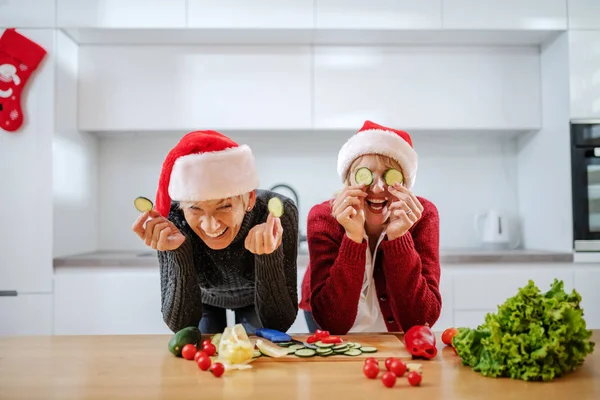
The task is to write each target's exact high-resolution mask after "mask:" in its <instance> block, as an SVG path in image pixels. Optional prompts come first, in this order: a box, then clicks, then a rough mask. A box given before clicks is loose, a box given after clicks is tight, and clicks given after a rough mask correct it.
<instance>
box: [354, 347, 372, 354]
mask: <svg viewBox="0 0 600 400" xmlns="http://www.w3.org/2000/svg"><path fill="white" fill-rule="evenodd" d="M356 350H358V349H356ZM360 351H362V352H363V353H376V352H377V347H373V346H363V347H361V348H360Z"/></svg>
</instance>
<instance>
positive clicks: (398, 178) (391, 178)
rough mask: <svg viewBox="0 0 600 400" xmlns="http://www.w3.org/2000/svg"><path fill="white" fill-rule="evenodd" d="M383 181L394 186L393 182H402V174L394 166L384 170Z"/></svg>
mask: <svg viewBox="0 0 600 400" xmlns="http://www.w3.org/2000/svg"><path fill="white" fill-rule="evenodd" d="M384 178H385V183H386V185H388V186H392V187H393V186H394V183H400V184H401V183H402V182H404V175H402V172H400V171H398V170H397V169H396V168H390V169H388V170H387V171H386V172H385V175H384Z"/></svg>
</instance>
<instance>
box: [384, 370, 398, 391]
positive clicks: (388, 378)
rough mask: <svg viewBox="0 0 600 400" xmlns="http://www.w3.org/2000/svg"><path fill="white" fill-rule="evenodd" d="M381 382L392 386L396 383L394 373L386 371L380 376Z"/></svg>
mask: <svg viewBox="0 0 600 400" xmlns="http://www.w3.org/2000/svg"><path fill="white" fill-rule="evenodd" d="M381 382H383V384H384V385H385V386H387V387H389V388H391V387H394V385H395V384H396V374H394V373H393V372H390V371H388V372H386V373H385V374H383V376H382V377H381Z"/></svg>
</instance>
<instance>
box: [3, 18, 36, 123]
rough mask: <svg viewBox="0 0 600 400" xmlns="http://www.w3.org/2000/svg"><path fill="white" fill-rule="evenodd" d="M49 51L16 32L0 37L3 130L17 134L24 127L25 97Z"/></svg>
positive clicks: (6, 31)
mask: <svg viewBox="0 0 600 400" xmlns="http://www.w3.org/2000/svg"><path fill="white" fill-rule="evenodd" d="M45 55H46V50H44V49H43V48H42V47H41V46H39V45H38V44H37V43H34V42H33V41H31V40H29V39H28V38H26V37H25V36H23V35H21V34H20V33H18V32H17V31H15V29H14V28H11V29H7V30H5V31H4V33H3V34H2V36H0V128H2V129H4V130H5V131H9V132H14V131H16V130H17V129H19V127H20V126H21V124H22V123H23V110H22V108H21V93H22V92H23V88H24V87H25V85H26V84H27V81H28V80H29V77H30V76H31V74H32V73H33V71H35V69H36V68H37V67H38V65H39V64H40V62H41V61H42V59H43V58H44V57H45Z"/></svg>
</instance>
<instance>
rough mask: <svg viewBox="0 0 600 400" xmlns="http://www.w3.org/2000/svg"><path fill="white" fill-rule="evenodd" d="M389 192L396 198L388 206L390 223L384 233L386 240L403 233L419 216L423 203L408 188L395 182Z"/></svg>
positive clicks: (421, 212) (395, 237)
mask: <svg viewBox="0 0 600 400" xmlns="http://www.w3.org/2000/svg"><path fill="white" fill-rule="evenodd" d="M388 190H389V192H390V194H391V195H392V196H394V197H396V200H395V201H393V202H392V204H391V205H390V207H389V211H390V223H389V225H388V227H387V230H386V233H387V237H388V240H394V239H397V238H399V237H400V236H402V235H404V234H405V233H406V232H408V230H409V229H410V228H411V227H412V226H413V225H414V224H415V223H416V222H417V221H418V220H419V219H420V218H421V215H422V214H423V205H422V204H421V202H420V201H419V200H418V199H417V196H415V195H414V194H413V193H412V192H411V191H410V190H408V189H407V188H405V187H404V186H402V185H400V184H398V183H396V184H394V187H390V188H389V189H388Z"/></svg>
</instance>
